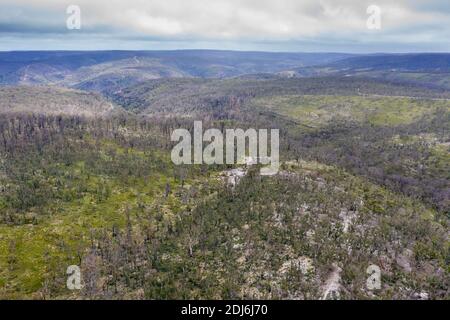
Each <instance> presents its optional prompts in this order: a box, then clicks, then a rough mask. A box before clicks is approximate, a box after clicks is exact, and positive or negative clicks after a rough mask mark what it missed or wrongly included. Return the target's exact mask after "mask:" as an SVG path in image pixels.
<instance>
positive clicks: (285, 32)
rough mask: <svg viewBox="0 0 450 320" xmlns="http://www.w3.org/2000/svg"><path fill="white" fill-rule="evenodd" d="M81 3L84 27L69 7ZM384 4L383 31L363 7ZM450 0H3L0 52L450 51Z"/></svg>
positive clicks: (382, 9)
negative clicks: (71, 20)
mask: <svg viewBox="0 0 450 320" xmlns="http://www.w3.org/2000/svg"><path fill="white" fill-rule="evenodd" d="M72 4H74V5H78V6H79V7H80V9H81V22H82V28H81V30H68V29H67V28H66V19H67V18H68V15H67V14H66V8H67V7H68V6H69V5H72ZM369 5H377V6H379V7H380V9H381V30H369V29H368V28H367V26H366V21H367V19H368V17H369V15H368V14H367V12H366V10H367V7H368V6H369ZM449 40H450V3H449V1H448V0H431V1H430V0H396V1H392V0H371V1H365V0H362V1H361V0H127V1H119V0H96V1H92V0H70V1H60V0H53V1H51V0H39V1H36V0H14V1H12V0H0V50H12V49H42V48H41V47H42V46H47V47H48V49H114V48H117V49H126V48H128V49H157V48H161V49H167V48H168V49H171V48H187V47H189V48H193V47H205V48H229V49H243V50H248V49H261V50H275V51H305V50H306V51H333V50H335V51H349V52H350V51H354V52H360V51H366V52H367V51H368V52H371V51H394V52H401V51H450V41H449Z"/></svg>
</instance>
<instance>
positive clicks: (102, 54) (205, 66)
mask: <svg viewBox="0 0 450 320" xmlns="http://www.w3.org/2000/svg"><path fill="white" fill-rule="evenodd" d="M350 56H351V55H349V54H341V53H272V52H238V51H217V50H180V51H27V52H21V51H19V52H0V84H3V85H5V84H10V85H11V84H31V85H34V84H60V85H71V86H75V87H86V86H87V82H89V81H91V82H93V86H94V87H95V86H102V85H111V83H110V82H108V81H111V80H108V81H106V79H105V80H102V79H101V77H103V76H104V75H105V74H107V75H108V76H109V77H110V78H111V79H113V80H114V79H116V78H118V79H120V78H123V77H124V71H126V72H125V75H126V74H127V73H128V76H129V74H130V73H131V74H132V76H131V78H130V79H129V80H130V81H131V82H133V81H139V80H142V79H143V80H147V79H153V78H167V77H201V78H225V77H233V76H240V75H244V74H253V73H275V72H280V71H283V70H286V69H291V68H298V67H304V66H312V65H319V64H324V63H330V62H333V61H336V60H339V59H343V58H348V57H350ZM98 74H99V77H100V79H95V78H96V75H98ZM74 80H75V81H74ZM103 81H106V83H103ZM83 83H84V84H83Z"/></svg>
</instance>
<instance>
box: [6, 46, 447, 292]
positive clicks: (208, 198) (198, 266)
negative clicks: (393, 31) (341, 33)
mask: <svg viewBox="0 0 450 320" xmlns="http://www.w3.org/2000/svg"><path fill="white" fill-rule="evenodd" d="M33 54H34V55H33ZM129 54H130V52H109V53H108V52H103V53H101V54H100V53H98V52H97V53H85V54H84V53H81V52H72V53H70V52H67V53H61V52H53V53H40V54H37V53H27V54H25V53H23V54H18V55H17V56H7V55H5V54H0V59H15V60H14V61H15V62H14V64H13V65H11V66H9V67H8V68H9V69H8V68H6V67H3V69H2V70H3V71H2V72H3V73H2V74H3V75H4V77H3V79H6V78H5V75H6V74H8V75H7V77H9V76H11V75H13V74H14V72H16V71H11V70H12V69H13V67H14V68H16V67H17V68H19V65H23V64H28V63H30V61H31V60H33V59H35V60H36V61H39V63H44V62H43V61H53V62H55V64H58V65H60V66H64V70H63V71H62V73H64V75H63V76H62V77H60V76H59V75H57V76H56V78H58V77H59V80H54V79H53V78H52V80H51V81H50V80H49V79H50V78H49V77H50V76H49V74H47V76H48V77H47V76H46V77H47V78H46V80H45V81H44V82H43V83H39V85H36V84H37V83H33V85H29V86H24V85H21V86H2V87H0V298H3V299H11V298H25V299H58V298H63V299H444V300H445V299H448V298H449V297H450V294H449V284H450V283H449V279H450V276H449V272H450V269H449V239H448V236H449V217H450V216H449V214H450V175H449V174H450V130H449V128H450V100H449V99H450V96H449V92H448V91H447V90H446V89H445V88H444V87H442V86H440V85H436V86H428V85H424V84H421V83H420V82H417V83H409V82H404V81H394V82H392V81H391V79H381V78H373V77H370V76H369V77H363V76H361V75H358V76H356V75H355V76H345V75H342V74H339V73H336V74H334V75H325V74H322V75H321V76H317V75H316V76H314V77H310V78H299V77H290V76H287V74H285V73H282V74H277V73H278V72H279V71H283V70H291V69H292V68H291V67H292V66H294V65H296V64H298V63H304V64H315V63H318V60H326V61H322V63H324V64H325V63H327V64H328V63H329V62H332V61H330V60H329V59H331V60H333V59H338V58H339V59H340V58H345V57H343V56H340V55H333V54H330V55H323V56H320V55H319V56H318V57H317V59H318V60H316V59H313V57H311V56H309V55H308V54H305V55H302V54H297V55H295V54H292V55H288V54H286V55H285V56H282V57H283V59H282V60H278V62H277V63H276V64H274V65H271V66H269V65H270V64H272V63H273V61H274V60H273V59H275V58H276V59H279V58H280V57H281V56H280V55H277V54H263V53H261V54H256V53H252V54H250V53H235V54H231V53H227V52H220V51H218V52H204V53H202V52H188V53H186V52H182V53H178V52H171V53H164V54H163V53H162V52H159V53H158V55H160V56H151V55H150V53H148V52H147V53H140V52H133V55H131V56H130V55H129ZM188 54H190V55H192V54H194V55H195V57H197V58H198V59H199V60H197V58H196V59H193V60H192V63H191V64H189V63H187V62H186V61H189V60H188V59H187V58H186V60H183V59H185V56H186V55H188ZM141 55H142V56H141ZM149 55H150V56H149ZM155 55H156V53H155ZM188 56H189V55H188ZM12 57H13V58H12ZM135 57H136V59H135ZM180 57H183V59H181V58H180ZM189 57H190V58H189V59H191V58H192V56H189ZM180 59H181V60H180ZM302 59H304V60H302ZM157 60H158V61H157ZM219 60H220V61H221V66H220V67H217V66H215V67H214V68H213V69H211V68H212V67H211V66H212V65H215V64H216V62H217V61H219ZM251 61H253V62H251ZM344 61H345V60H344ZM393 61H394V62H395V61H396V60H395V59H394V60H393ZM250 62H251V63H250ZM46 63H47V62H46ZM48 63H49V62H48ZM252 63H254V64H255V65H256V64H257V65H258V67H256V66H255V65H252ZM33 64H34V63H33ZM224 65H226V68H225V67H224ZM243 65H245V66H246V68H247V69H240V71H239V72H235V71H236V70H232V68H236V69H239V68H240V67H241V66H243ZM199 66H201V68H200V67H199ZM204 67H205V68H206V69H204ZM216 67H217V68H216ZM399 67H400V66H399ZM58 68H59V67H58ZM265 68H267V70H266V69H265ZM6 69H8V72H6V71H5V70H6ZM269 69H270V70H269ZM52 70H53V69H52ZM58 70H59V69H58ZM224 70H225V71H224ZM230 70H231V71H230ZM228 71H230V73H228ZM11 72H12V73H11ZM53 72H54V71H51V72H50V73H52V74H54V73H53ZM211 72H212V73H211ZM260 72H270V74H267V73H263V74H262V73H260ZM58 73H59V71H57V72H56V74H58ZM194 73H195V77H193V74H194ZM231 74H233V76H232V77H229V76H230V75H231ZM222 76H223V77H222ZM52 77H53V75H52ZM209 77H211V79H210V78H209ZM217 77H218V78H219V79H217ZM56 78H55V79H56ZM213 78H215V79H213ZM29 79H30V78H29ZM48 80H49V81H48ZM8 81H9V80H8ZM47 81H48V82H47ZM58 81H62V82H61V83H58ZM37 82H39V81H37ZM63 82H64V85H65V86H68V87H76V88H77V89H73V88H67V87H61V86H62V83H63ZM19 83H22V82H20V81H19ZM44 83H45V84H44ZM50 83H51V84H50ZM29 84H31V83H29ZM60 85H61V86H60ZM93 91H95V92H93ZM197 120H202V121H203V127H204V128H205V129H206V128H217V129H219V130H220V131H221V132H225V130H226V129H228V128H242V129H247V128H255V129H258V128H266V129H267V128H269V129H270V128H277V129H280V157H281V167H280V171H279V172H278V174H277V175H274V176H270V177H268V176H261V175H260V173H259V172H260V171H259V170H258V169H259V166H258V165H255V166H246V165H206V164H203V165H181V166H177V165H175V164H174V163H173V162H172V161H171V158H170V153H171V150H172V148H173V146H174V145H175V143H174V142H171V141H170V136H171V134H172V132H173V130H175V129H177V128H185V129H188V130H189V131H190V132H192V131H193V122H194V121H197ZM69 265H78V266H80V268H81V273H82V277H83V288H82V289H81V290H69V289H68V288H67V286H66V280H67V274H66V271H67V267H68V266H69ZM371 265H376V266H379V268H380V270H381V289H376V290H370V289H368V287H367V285H366V280H367V277H368V274H367V268H368V267H369V266H371Z"/></svg>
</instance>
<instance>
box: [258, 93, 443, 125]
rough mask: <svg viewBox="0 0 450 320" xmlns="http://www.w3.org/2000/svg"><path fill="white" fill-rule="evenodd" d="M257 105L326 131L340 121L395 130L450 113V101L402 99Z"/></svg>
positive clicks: (278, 100) (305, 99) (294, 99)
mask: <svg viewBox="0 0 450 320" xmlns="http://www.w3.org/2000/svg"><path fill="white" fill-rule="evenodd" d="M253 105H254V106H255V107H258V108H264V109H268V110H270V111H272V112H275V113H278V114H281V115H283V116H287V117H290V118H293V119H295V120H297V121H299V122H300V123H301V124H303V125H306V126H308V127H311V128H320V127H323V126H325V125H327V124H330V123H331V122H332V121H333V120H336V119H343V120H347V121H355V122H363V121H367V122H369V123H371V124H373V125H377V126H386V125H387V126H394V125H399V124H409V123H413V122H414V121H417V120H418V119H420V118H421V117H422V116H423V115H425V114H426V113H429V112H432V111H434V110H436V109H438V108H445V109H447V110H449V111H450V102H449V101H436V100H420V99H413V98H398V97H362V96H297V95H285V96H274V97H268V98H267V97H265V98H259V99H255V100H254V101H253Z"/></svg>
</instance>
